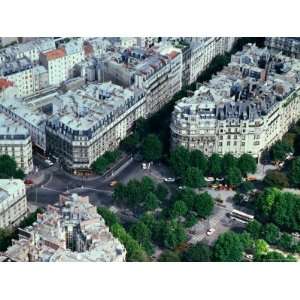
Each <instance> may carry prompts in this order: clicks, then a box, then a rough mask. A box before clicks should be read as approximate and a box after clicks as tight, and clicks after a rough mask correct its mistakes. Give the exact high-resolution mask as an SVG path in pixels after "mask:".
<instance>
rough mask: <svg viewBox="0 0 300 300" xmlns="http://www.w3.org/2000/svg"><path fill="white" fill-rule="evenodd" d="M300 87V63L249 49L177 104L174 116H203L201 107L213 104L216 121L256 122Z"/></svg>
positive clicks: (251, 46)
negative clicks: (248, 120) (246, 120)
mask: <svg viewBox="0 0 300 300" xmlns="http://www.w3.org/2000/svg"><path fill="white" fill-rule="evenodd" d="M299 87H300V61H299V60H297V59H294V58H289V57H286V56H282V55H280V54H278V55H273V56H271V53H270V52H269V50H268V49H266V48H264V49H260V48H257V47H256V46H255V45H247V46H246V47H244V49H243V50H242V51H240V52H237V53H236V54H235V55H233V56H232V58H231V63H229V65H228V66H227V67H225V68H224V69H223V70H222V71H221V72H219V73H218V74H217V75H215V76H213V78H212V79H211V80H210V81H209V82H208V83H206V84H204V85H202V86H201V87H200V89H199V90H198V91H196V92H195V94H194V95H193V96H192V97H188V98H187V97H186V98H183V99H182V100H180V101H178V103H177V105H176V107H175V110H174V113H175V114H182V116H183V117H184V115H193V114H198V115H199V116H200V115H201V111H202V108H201V105H202V103H206V105H208V106H209V105H210V104H209V103H213V105H214V106H215V108H216V109H215V117H216V118H218V119H220V120H224V119H229V118H238V119H244V120H245V119H250V120H252V121H253V120H254V119H256V118H259V117H261V116H263V115H266V114H267V113H268V112H269V111H271V110H272V109H273V108H274V107H275V106H276V105H278V103H279V102H280V101H282V100H283V99H285V98H286V97H287V96H289V95H290V94H291V93H292V92H293V91H295V90H297V89H298V88H299Z"/></svg>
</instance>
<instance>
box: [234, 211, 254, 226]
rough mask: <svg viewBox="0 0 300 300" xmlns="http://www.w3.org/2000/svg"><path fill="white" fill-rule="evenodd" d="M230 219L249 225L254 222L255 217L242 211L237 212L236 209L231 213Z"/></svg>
mask: <svg viewBox="0 0 300 300" xmlns="http://www.w3.org/2000/svg"><path fill="white" fill-rule="evenodd" d="M230 218H231V219H233V220H237V221H240V222H242V223H248V222H250V221H253V220H254V216H253V215H249V214H246V213H244V212H242V211H240V210H236V209H234V210H233V211H232V212H231V213H230Z"/></svg>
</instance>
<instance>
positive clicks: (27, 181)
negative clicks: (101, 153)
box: [24, 179, 33, 185]
mask: <svg viewBox="0 0 300 300" xmlns="http://www.w3.org/2000/svg"><path fill="white" fill-rule="evenodd" d="M24 183H25V184H27V185H30V184H33V180H31V179H25V180H24Z"/></svg>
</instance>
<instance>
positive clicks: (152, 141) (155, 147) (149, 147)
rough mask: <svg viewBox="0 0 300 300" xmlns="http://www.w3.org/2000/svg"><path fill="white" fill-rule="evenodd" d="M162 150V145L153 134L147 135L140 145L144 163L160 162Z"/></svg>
mask: <svg viewBox="0 0 300 300" xmlns="http://www.w3.org/2000/svg"><path fill="white" fill-rule="evenodd" d="M162 150H163V148H162V143H161V141H160V140H159V138H158V137H157V135H155V134H149V135H148V136H147V137H146V138H145V140H144V142H143V144H142V155H143V157H144V159H145V160H146V161H157V160H160V159H161V157H162Z"/></svg>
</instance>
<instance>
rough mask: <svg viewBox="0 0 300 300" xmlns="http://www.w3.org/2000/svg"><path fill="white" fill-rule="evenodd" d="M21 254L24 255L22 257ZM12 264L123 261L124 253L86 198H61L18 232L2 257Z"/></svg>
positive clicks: (71, 196)
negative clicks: (22, 262) (4, 256)
mask: <svg viewBox="0 0 300 300" xmlns="http://www.w3.org/2000/svg"><path fill="white" fill-rule="evenodd" d="M24 253H25V255H24ZM5 255H6V256H7V257H9V258H10V259H12V260H15V261H28V260H31V261H51V262H57V261H94V262H95V261H99V262H108V261H119V262H122V261H125V258H126V249H125V247H124V246H123V245H122V244H121V243H120V241H119V240H118V239H116V238H114V237H113V235H112V234H111V233H110V232H109V229H108V227H107V226H106V225H105V222H104V219H103V218H102V217H101V216H100V215H98V213H97V209H96V207H95V206H93V205H91V204H90V202H89V198H88V197H81V196H78V195H77V194H72V195H66V194H65V195H61V196H60V200H59V204H57V205H55V206H48V209H47V211H46V212H45V213H43V214H38V216H37V221H36V222H35V223H34V224H33V225H32V226H29V227H26V228H25V229H22V230H20V234H19V240H18V241H15V242H14V244H13V246H11V247H9V248H8V250H7V252H6V253H5Z"/></svg>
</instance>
